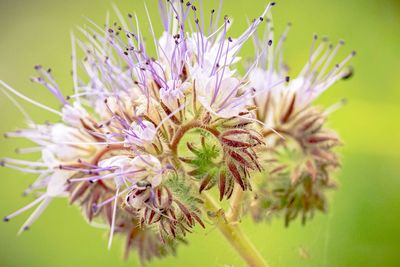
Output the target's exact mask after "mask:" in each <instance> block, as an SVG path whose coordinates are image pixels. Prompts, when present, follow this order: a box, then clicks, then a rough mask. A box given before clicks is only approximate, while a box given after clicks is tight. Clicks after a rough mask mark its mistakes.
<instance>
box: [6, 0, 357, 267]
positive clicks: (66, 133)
mask: <svg viewBox="0 0 400 267" xmlns="http://www.w3.org/2000/svg"><path fill="white" fill-rule="evenodd" d="M274 5H275V3H270V4H268V5H267V7H266V8H265V10H264V11H263V13H262V14H260V16H259V17H258V18H256V19H254V20H253V21H252V22H251V23H250V25H249V27H248V28H247V29H246V30H245V31H244V32H243V33H242V34H241V35H240V36H238V37H236V38H234V37H231V36H230V35H229V34H228V32H229V28H230V27H231V25H232V23H231V18H229V17H228V16H224V17H223V18H222V24H220V20H221V8H219V9H218V10H212V11H211V12H210V14H209V16H210V19H209V22H208V23H206V24H208V25H209V26H205V21H206V19H205V18H204V17H205V16H204V11H203V10H202V8H199V10H198V9H197V7H196V6H195V5H194V4H193V3H191V2H185V3H184V2H183V1H166V2H164V1H162V0H160V1H159V7H160V11H161V18H162V23H163V27H164V31H163V33H162V35H161V37H160V38H157V37H156V36H155V33H154V29H153V26H152V21H151V19H150V17H149V22H150V30H151V33H152V34H153V41H154V50H155V52H154V53H151V52H149V50H148V49H149V46H148V45H147V44H146V43H145V41H144V37H143V33H142V32H141V31H140V28H139V23H138V18H137V16H136V15H131V14H129V15H128V16H127V18H126V19H125V18H124V17H123V16H122V15H121V14H120V12H119V11H118V10H116V13H117V15H118V17H119V20H120V21H119V22H118V23H113V24H109V23H108V22H107V24H106V27H105V29H103V28H101V27H99V26H97V25H96V24H94V23H92V22H91V26H88V27H86V28H79V30H80V32H81V33H82V34H83V35H84V37H85V41H77V40H76V39H75V36H74V35H72V44H73V50H72V61H73V72H72V75H73V82H74V90H75V91H74V93H73V94H72V95H71V96H69V97H64V96H63V94H62V93H61V90H60V87H59V86H58V85H57V83H56V81H55V79H54V78H53V75H52V73H51V70H50V69H48V70H46V69H45V68H43V67H42V66H36V67H35V70H36V71H37V73H38V76H37V77H35V78H33V79H32V81H33V82H36V83H39V84H42V85H43V86H45V87H46V88H47V89H48V90H49V91H50V92H51V93H52V94H53V95H54V96H55V97H56V98H57V99H58V100H59V101H60V103H61V105H62V109H61V111H58V110H54V109H52V108H50V107H48V106H47V105H44V104H42V103H39V102H37V101H35V100H33V99H31V98H28V97H26V96H24V95H22V94H21V93H19V92H18V91H16V90H15V89H14V88H12V87H11V86H9V85H8V84H6V83H4V82H3V81H0V84H1V85H2V91H3V92H4V93H5V94H6V96H8V97H9V98H10V99H11V100H12V101H13V102H14V103H15V104H16V105H17V107H18V108H20V110H21V111H22V112H23V113H24V114H25V115H26V119H27V121H28V127H27V129H24V130H18V131H15V132H9V133H7V134H6V137H22V138H26V139H29V140H30V141H32V142H33V143H35V144H36V147H33V148H25V149H19V152H20V153H38V152H40V153H41V157H40V159H39V160H38V161H26V160H21V159H13V158H5V159H3V160H2V161H1V165H2V166H5V167H9V168H13V169H17V170H20V171H24V172H28V173H36V174H38V178H37V180H36V181H35V182H34V183H33V184H32V185H31V186H30V187H29V188H28V189H27V190H26V194H28V193H31V192H38V193H39V197H38V198H37V199H36V200H34V201H33V202H31V203H30V204H28V205H27V206H25V207H23V208H21V209H20V210H17V211H16V212H14V213H12V214H10V215H8V216H6V217H4V221H9V220H11V219H12V218H13V217H15V216H17V215H19V214H21V213H23V212H24V211H27V210H28V209H31V208H33V207H34V206H37V208H36V210H35V211H34V212H33V213H32V215H31V216H30V217H29V218H28V220H27V221H26V222H25V223H24V224H23V226H22V228H21V231H24V230H26V229H28V228H29V227H31V225H32V224H33V222H34V221H35V220H36V219H37V218H38V217H39V216H40V214H41V213H42V212H43V211H44V209H45V208H46V207H47V206H48V205H49V203H50V202H51V200H52V199H53V198H56V197H63V198H69V201H70V203H76V204H77V205H79V206H80V207H81V209H82V211H83V214H84V216H85V217H86V219H87V220H88V222H89V223H93V222H97V223H102V224H105V225H107V228H108V229H109V242H108V245H109V246H111V244H112V240H113V236H114V235H115V234H118V235H124V236H125V237H126V245H125V251H126V256H127V255H128V253H129V252H130V251H131V250H136V251H137V252H138V254H139V257H140V259H141V262H142V264H145V263H147V262H148V261H150V260H151V259H152V258H153V257H163V256H165V255H167V254H169V253H174V252H175V251H176V248H177V246H178V245H179V243H182V242H186V240H185V237H186V235H188V234H189V233H191V232H192V231H193V229H194V227H195V225H199V226H200V227H203V228H205V227H206V226H207V224H210V223H211V224H215V225H216V227H217V228H218V229H219V230H220V231H221V232H222V234H223V235H224V236H225V237H226V238H227V240H228V241H229V242H230V243H231V244H232V245H233V247H234V248H235V249H236V250H237V252H238V254H240V255H241V256H242V258H243V259H244V260H245V261H246V263H247V264H248V265H250V266H265V265H266V263H265V262H264V260H263V259H262V257H261V255H260V254H259V253H258V252H257V251H256V250H255V248H254V247H253V246H252V245H251V243H250V241H249V240H248V239H247V237H246V236H245V234H244V233H243V232H242V231H241V229H240V228H239V223H238V222H239V218H240V217H241V216H244V215H250V216H251V217H253V218H254V220H255V221H256V222H260V221H264V220H268V219H270V218H272V217H273V216H277V217H283V218H284V221H285V224H286V225H288V224H289V223H290V222H291V221H292V220H294V219H295V218H297V217H298V216H300V217H301V220H302V221H303V222H304V223H305V222H306V221H307V220H308V219H310V218H311V217H312V216H313V214H314V213H315V211H317V210H320V211H325V210H326V207H327V203H326V198H325V190H326V189H329V188H332V187H334V181H333V180H332V178H331V173H332V171H333V170H335V169H336V168H337V167H338V166H339V160H338V156H337V155H336V153H335V151H334V148H335V147H336V146H338V145H339V144H340V140H339V138H338V136H337V135H336V134H335V133H334V132H333V131H331V130H329V129H327V128H326V127H325V121H326V118H327V116H328V115H329V114H330V112H331V109H327V110H321V109H318V108H316V107H314V105H313V101H314V99H316V98H317V97H318V96H319V95H320V94H321V93H323V92H324V91H325V90H326V89H327V88H329V87H330V86H331V85H332V84H333V83H335V82H336V81H338V80H340V79H347V78H349V77H350V76H351V68H348V67H346V65H347V62H348V61H349V60H350V59H351V57H353V56H354V55H355V53H354V52H352V53H351V54H350V55H349V56H348V57H346V58H345V59H344V60H343V61H342V62H340V63H338V64H336V65H334V66H333V67H332V66H331V63H332V61H333V60H334V58H335V55H336V53H337V52H338V50H339V48H340V47H341V46H342V45H343V43H342V42H340V43H339V44H338V45H337V46H333V45H331V44H329V43H328V40H327V39H323V40H322V41H318V38H317V36H314V38H313V42H312V48H311V54H310V56H309V59H308V62H307V63H306V65H305V67H304V68H303V70H302V71H301V72H300V74H298V75H297V76H296V77H295V78H294V79H289V76H288V68H287V67H286V65H285V64H284V63H283V58H282V50H283V44H284V42H285V40H286V37H287V33H288V30H289V28H290V24H289V25H288V26H287V29H286V30H285V32H284V33H283V34H282V36H281V37H280V38H279V39H275V38H274V32H273V27H272V20H271V16H270V11H271V8H272V7H273V6H274ZM146 11H147V8H146ZM147 14H148V15H149V12H147ZM261 28H264V34H259V32H260V29H261ZM249 39H253V41H254V44H255V48H254V51H255V57H254V60H253V62H252V64H251V65H250V66H247V67H246V71H245V73H244V74H240V72H239V71H238V70H237V66H238V64H239V62H240V57H239V56H240V51H241V49H242V47H243V46H244V44H245V43H246V42H247V41H248V40H249ZM76 45H78V46H79V47H80V48H81V49H82V51H83V52H84V53H85V57H84V59H83V60H82V61H81V62H80V61H78V58H77V51H76ZM78 62H79V64H78ZM79 67H80V68H81V69H82V70H83V71H84V72H85V76H84V77H79V75H78V68H79ZM14 96H16V97H19V98H21V99H23V100H26V101H28V102H30V103H31V104H34V105H36V106H38V107H40V108H43V109H45V110H47V111H49V112H52V113H55V114H57V115H59V116H60V119H61V121H60V122H57V123H47V124H36V123H34V122H33V120H32V119H31V118H30V117H29V115H28V114H27V113H26V112H25V111H24V110H23V109H22V107H21V106H20V105H19V104H18V102H17V101H16V100H15V99H14ZM214 188H215V189H216V190H215V191H217V192H216V194H217V195H218V200H215V199H214V196H213V194H212V191H213V190H214ZM218 202H229V203H230V208H229V209H228V210H225V209H223V208H221V205H220V204H219V203H218Z"/></svg>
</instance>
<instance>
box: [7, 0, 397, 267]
mask: <svg viewBox="0 0 400 267" xmlns="http://www.w3.org/2000/svg"><path fill="white" fill-rule="evenodd" d="M144 1H146V2H147V3H148V6H149V9H150V12H151V13H152V14H154V16H153V19H154V21H156V20H157V18H158V12H157V10H156V1H155V0H115V1H114V3H115V4H116V5H117V6H118V7H119V8H120V9H121V10H122V11H123V12H124V13H128V12H134V11H136V12H137V13H138V15H139V16H140V17H142V18H143V21H144V24H143V25H144V26H143V27H144V28H143V29H146V25H147V22H146V21H147V20H146V16H145V13H144V9H143V2H144ZM204 2H205V3H206V6H207V7H209V8H211V6H212V5H215V6H217V5H218V4H217V3H216V1H215V3H214V1H208V0H205V1H204ZM265 3H266V1H264V0H263V1H259V0H246V1H241V0H226V1H225V3H224V13H226V14H229V15H230V16H232V17H234V18H235V22H234V24H235V25H234V27H233V31H232V35H233V36H235V34H239V33H240V30H243V29H244V28H245V26H246V18H247V17H250V18H252V17H256V16H257V15H258V14H259V13H260V10H261V9H262V8H263V7H264V5H265ZM111 4H112V3H111V1H108V0H107V1H101V0H68V1H63V0H34V1H33V0H1V1H0V79H2V80H4V81H7V82H8V83H10V84H11V85H13V86H14V87H15V88H18V89H19V90H20V91H21V92H23V93H25V94H26V95H28V96H31V97H34V98H35V99H37V100H40V101H41V102H46V103H49V105H51V106H53V107H57V104H56V101H54V99H52V97H51V96H50V94H49V93H48V92H46V90H45V89H42V88H39V87H37V86H35V85H33V84H31V83H30V82H29V79H28V78H29V77H30V76H31V75H33V74H34V71H33V68H32V67H33V65H35V64H38V63H41V64H43V65H45V66H51V67H52V69H53V72H54V74H55V76H56V78H57V81H58V82H59V84H60V85H61V86H62V87H63V88H64V89H63V90H64V92H65V94H69V93H70V92H71V88H72V80H71V77H70V75H69V72H70V69H71V63H70V50H71V48H70V39H69V31H70V30H73V29H74V27H76V26H77V25H83V24H85V23H87V22H86V20H85V17H88V18H91V19H92V20H93V21H95V22H97V23H98V24H100V25H102V24H103V22H104V18H105V14H106V12H107V11H112V5H111ZM273 17H274V21H275V28H276V29H277V32H280V31H282V30H283V28H284V26H285V25H286V23H287V22H288V21H291V22H293V25H294V26H293V28H292V30H291V32H290V35H289V38H288V41H287V43H286V45H287V46H286V62H287V63H288V64H289V65H290V66H291V67H292V71H293V73H295V72H296V71H298V70H299V69H300V68H301V67H302V66H303V64H304V63H305V62H306V60H307V57H308V54H309V47H310V43H311V38H312V35H313V33H314V32H317V33H319V34H320V35H323V34H327V35H329V37H330V38H331V39H332V40H339V39H341V38H343V39H344V40H346V46H345V48H344V49H343V50H344V51H345V52H346V53H349V52H350V51H351V50H352V49H356V50H357V52H358V55H357V57H356V58H355V59H354V60H352V62H351V64H352V65H353V66H354V67H355V76H354V77H353V78H352V79H351V80H349V81H346V82H339V83H338V84H337V85H335V86H334V87H333V88H331V89H330V90H329V91H328V92H326V93H325V94H324V95H323V97H322V98H321V99H320V100H319V103H320V104H321V105H325V106H328V105H331V104H333V103H336V102H337V101H339V100H340V99H342V98H346V99H347V100H348V104H347V105H346V106H345V107H343V108H342V109H340V110H339V111H337V112H335V113H334V114H333V115H332V116H331V119H330V121H329V124H330V126H331V127H333V128H335V129H336V130H337V131H338V132H339V133H340V135H341V136H342V138H343V140H344V142H345V144H346V145H345V146H344V147H343V148H342V149H341V153H342V155H343V156H342V157H343V168H342V170H341V171H340V172H339V173H338V175H337V178H338V181H339V188H338V190H337V191H335V192H333V193H331V194H330V198H331V205H330V210H329V213H328V214H318V215H317V216H316V217H315V219H314V220H312V221H311V222H309V223H308V224H307V225H306V226H302V225H301V224H300V222H296V223H294V224H292V225H291V227H290V228H289V229H286V228H285V227H284V226H283V222H282V221H279V220H275V221H273V222H272V223H270V224H259V225H253V224H252V223H251V222H250V221H248V220H244V225H243V227H244V231H245V232H246V233H248V235H249V237H250V238H251V239H252V240H253V241H254V243H255V244H256V246H257V247H258V248H259V250H260V251H261V252H262V254H263V255H264V256H265V258H267V259H268V262H269V263H270V264H271V266H273V267H280V266H335V267H341V266H385V267H388V266H400V223H399V221H400V126H399V125H400V119H399V117H400V79H399V75H400V52H399V50H400V1H397V0H392V1H390V0H382V1H376V0H335V1H333V0H332V1H327V0H323V1H322V0H302V1H296V0H280V1H278V5H277V6H276V8H274V10H273ZM155 25H157V23H155ZM158 26H161V25H160V24H158ZM158 29H160V27H158ZM146 32H147V31H146ZM146 34H148V32H147V33H146ZM343 55H344V54H343ZM25 106H26V107H27V110H28V111H29V113H30V114H32V116H33V117H34V118H36V119H37V122H44V121H47V120H48V121H54V120H56V119H57V118H55V117H54V116H52V115H51V114H50V115H49V114H47V113H45V112H43V111H41V110H38V109H37V108H35V107H32V106H29V105H25ZM0 118H1V123H0V131H1V132H3V133H4V132H6V131H8V130H15V129H17V128H18V127H22V126H24V121H23V117H22V116H21V115H20V113H19V112H18V111H17V110H16V108H15V107H14V106H13V105H12V104H11V103H10V102H9V101H8V99H6V98H5V97H4V95H1V94H0ZM23 145H24V143H22V142H21V141H19V140H5V139H4V138H1V139H0V148H1V149H0V157H4V156H15V155H14V149H15V148H16V147H21V146H23ZM0 174H1V175H0V215H1V216H3V215H6V214H8V213H10V212H12V211H14V210H16V209H18V208H19V207H21V206H23V205H25V204H27V203H28V202H30V201H31V200H32V198H30V197H25V198H23V197H21V192H22V191H23V190H24V189H25V188H26V187H27V186H28V185H29V184H30V182H32V181H33V179H34V177H32V176H31V175H26V174H21V173H18V172H14V171H10V170H6V169H1V170H0ZM27 215H28V214H24V215H22V216H20V217H18V218H16V219H14V220H13V221H12V222H10V223H7V224H6V223H4V224H0V266H2V267H3V266H4V267H21V266H38V267H46V266H51V267H62V266H76V267H81V266H82V267H91V266H96V267H101V266H112V267H116V266H138V265H139V264H138V261H137V259H136V256H134V255H133V254H132V256H131V258H130V259H129V260H128V261H127V262H124V261H122V245H123V241H122V240H116V242H114V244H113V247H112V249H111V250H110V251H108V250H107V248H106V243H107V241H106V240H107V237H106V234H105V232H104V231H103V230H100V229H96V228H92V227H90V226H89V225H87V223H86V222H85V221H84V220H83V219H82V217H81V215H80V211H79V210H78V209H77V208H76V207H73V206H69V205H68V204H67V203H66V201H65V200H57V201H54V202H53V203H52V204H51V205H50V207H49V208H48V209H47V211H46V212H45V213H44V215H43V216H42V218H41V219H40V220H39V221H38V222H37V223H35V224H34V226H33V227H32V229H31V230H30V231H28V232H26V233H24V234H23V235H22V236H18V237H17V236H16V232H17V231H18V228H19V227H20V225H21V224H22V222H23V221H24V220H25V219H26V217H27ZM189 241H190V246H181V247H180V249H179V253H178V256H177V257H168V258H167V259H164V260H162V261H155V262H153V263H152V264H151V266H243V263H242V261H241V260H240V258H239V257H238V256H237V255H236V254H235V252H234V251H233V250H232V249H231V248H230V247H229V245H228V244H227V243H225V240H224V239H223V237H222V236H221V235H220V234H219V233H218V231H217V230H215V229H214V228H213V226H210V227H209V228H208V230H206V231H205V232H204V231H201V230H200V229H196V231H195V233H194V234H193V235H191V236H190V238H189Z"/></svg>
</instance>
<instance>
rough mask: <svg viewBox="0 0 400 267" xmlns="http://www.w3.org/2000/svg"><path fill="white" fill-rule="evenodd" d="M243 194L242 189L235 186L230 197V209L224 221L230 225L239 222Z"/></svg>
mask: <svg viewBox="0 0 400 267" xmlns="http://www.w3.org/2000/svg"><path fill="white" fill-rule="evenodd" d="M243 197H244V192H243V190H242V188H240V187H238V186H236V187H235V189H234V191H233V194H232V197H231V208H230V210H229V211H228V213H227V214H226V219H227V220H228V222H230V223H236V222H238V221H239V220H240V213H241V209H242V204H243Z"/></svg>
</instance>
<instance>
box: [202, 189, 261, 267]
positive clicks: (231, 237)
mask: <svg viewBox="0 0 400 267" xmlns="http://www.w3.org/2000/svg"><path fill="white" fill-rule="evenodd" d="M202 194H203V195H204V205H205V208H206V209H207V211H208V214H209V215H210V217H213V219H214V222H215V224H216V227H217V228H218V230H219V231H220V232H221V233H222V234H223V235H224V236H225V238H226V239H227V240H228V242H229V243H230V244H231V245H232V247H233V248H234V249H235V250H236V252H237V253H238V254H239V255H240V256H241V257H242V259H243V260H244V261H245V262H246V263H247V265H248V266H251V267H267V266H268V265H267V263H266V262H265V261H264V259H263V258H262V256H261V255H260V253H259V252H258V251H257V249H256V248H255V247H254V245H253V244H252V243H251V241H250V240H249V239H248V237H247V236H246V234H245V233H243V231H242V230H241V229H240V227H239V224H238V223H230V222H228V221H226V218H225V215H224V213H223V211H222V209H221V208H220V207H219V206H218V204H217V203H216V202H215V200H214V199H213V198H212V197H211V196H210V195H208V193H204V192H203V193H202Z"/></svg>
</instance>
